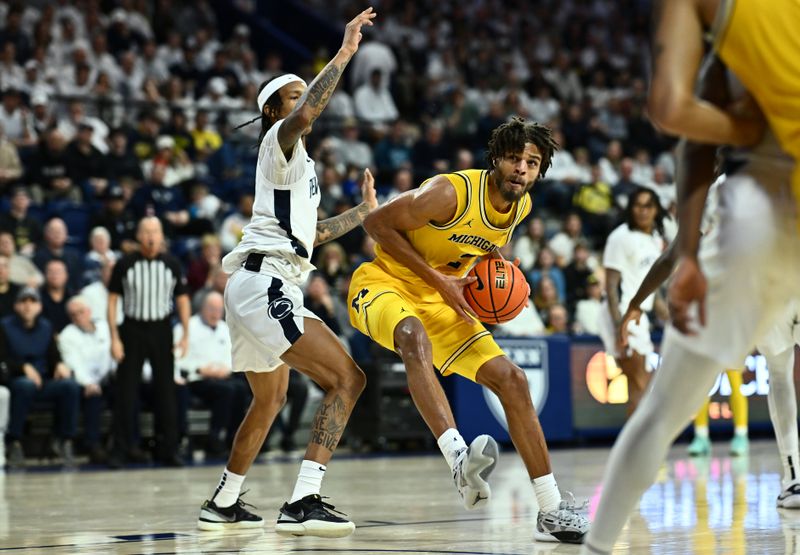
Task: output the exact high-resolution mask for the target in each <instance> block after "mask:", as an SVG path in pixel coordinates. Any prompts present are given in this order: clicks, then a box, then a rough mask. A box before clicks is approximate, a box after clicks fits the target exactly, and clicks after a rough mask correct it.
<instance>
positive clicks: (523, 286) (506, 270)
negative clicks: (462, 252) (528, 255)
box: [464, 258, 531, 324]
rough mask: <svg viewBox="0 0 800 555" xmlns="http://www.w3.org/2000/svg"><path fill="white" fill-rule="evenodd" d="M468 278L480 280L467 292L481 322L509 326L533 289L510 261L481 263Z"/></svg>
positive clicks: (471, 285)
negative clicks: (508, 323) (473, 277)
mask: <svg viewBox="0 0 800 555" xmlns="http://www.w3.org/2000/svg"><path fill="white" fill-rule="evenodd" d="M467 275H469V276H475V277H477V278H478V280H477V281H475V282H473V283H470V284H469V285H467V286H466V287H465V288H464V297H465V298H466V299H467V303H469V306H471V307H472V310H474V311H475V314H476V315H477V316H478V319H479V320H480V321H481V322H485V323H487V324H502V323H503V322H508V321H509V320H511V319H513V318H514V317H515V316H516V315H517V314H519V313H520V312H522V309H523V308H525V305H526V304H527V303H528V296H529V295H530V293H531V288H530V286H529V285H528V282H527V281H526V280H525V275H524V274H523V273H522V270H520V269H519V268H517V267H516V266H514V264H512V263H511V262H509V261H507V260H503V259H502V258H487V259H484V260H481V261H480V262H478V263H477V264H476V265H475V266H474V267H473V268H472V269H471V270H470V271H469V274H467Z"/></svg>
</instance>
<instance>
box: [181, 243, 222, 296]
mask: <svg viewBox="0 0 800 555" xmlns="http://www.w3.org/2000/svg"><path fill="white" fill-rule="evenodd" d="M200 248H201V251H200V256H198V257H196V258H195V259H194V260H192V262H191V263H190V264H189V268H188V269H187V270H186V281H187V283H188V284H189V290H190V291H191V292H192V294H194V293H196V292H197V291H198V290H200V289H202V288H203V287H207V286H209V285H210V283H211V277H212V276H211V272H212V270H214V269H216V268H219V267H221V265H222V248H221V247H220V244H219V239H218V238H217V236H216V235H210V234H209V235H204V236H203V239H202V241H201V243H200Z"/></svg>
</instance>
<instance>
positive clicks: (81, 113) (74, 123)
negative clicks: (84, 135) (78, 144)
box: [58, 100, 108, 154]
mask: <svg viewBox="0 0 800 555" xmlns="http://www.w3.org/2000/svg"><path fill="white" fill-rule="evenodd" d="M68 110H69V111H68V115H67V117H66V118H62V119H61V120H59V122H58V131H60V132H61V136H62V137H63V138H64V140H65V141H67V142H70V141H72V140H73V139H74V138H75V136H76V135H77V134H78V131H79V129H80V126H81V125H90V126H91V127H92V138H91V142H92V145H93V146H94V147H95V148H96V149H97V150H99V151H100V152H102V153H103V154H106V153H107V152H108V144H107V143H106V139H108V125H106V124H105V122H104V121H102V120H100V119H98V118H95V117H91V116H87V115H86V108H85V107H84V105H83V102H81V101H79V100H73V101H71V102H70V103H69V109H68Z"/></svg>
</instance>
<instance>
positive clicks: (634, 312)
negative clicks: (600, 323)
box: [617, 306, 642, 349]
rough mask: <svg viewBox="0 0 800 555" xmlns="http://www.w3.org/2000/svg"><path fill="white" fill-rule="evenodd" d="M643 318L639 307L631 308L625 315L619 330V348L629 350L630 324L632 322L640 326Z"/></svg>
mask: <svg viewBox="0 0 800 555" xmlns="http://www.w3.org/2000/svg"><path fill="white" fill-rule="evenodd" d="M641 317H642V309H641V308H639V307H638V306H629V307H628V310H627V311H626V312H625V315H624V316H623V317H622V323H621V324H620V325H619V329H618V330H617V336H618V337H619V343H620V344H619V346H621V347H622V348H623V349H627V348H628V324H630V323H631V322H636V323H637V324H638V323H639V320H640V319H641Z"/></svg>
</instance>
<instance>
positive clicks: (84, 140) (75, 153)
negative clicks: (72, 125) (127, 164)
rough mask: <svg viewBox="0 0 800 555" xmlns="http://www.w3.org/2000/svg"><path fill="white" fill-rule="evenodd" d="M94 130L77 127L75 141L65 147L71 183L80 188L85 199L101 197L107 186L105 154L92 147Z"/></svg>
mask: <svg viewBox="0 0 800 555" xmlns="http://www.w3.org/2000/svg"><path fill="white" fill-rule="evenodd" d="M93 133H94V128H93V127H92V126H91V125H89V124H87V123H81V124H79V125H78V133H77V135H75V139H73V141H72V142H71V143H70V144H69V145H68V146H67V150H66V153H65V155H64V156H65V158H66V164H67V167H68V168H69V173H70V177H71V178H72V180H73V182H74V183H75V184H77V185H78V186H79V187H81V188H82V189H83V191H84V193H88V195H87V198H92V197H93V196H101V195H102V193H103V192H104V191H105V189H106V187H107V186H108V166H107V160H106V156H105V154H103V153H102V152H100V151H99V150H97V148H96V147H95V146H94V145H92V134H93Z"/></svg>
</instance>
